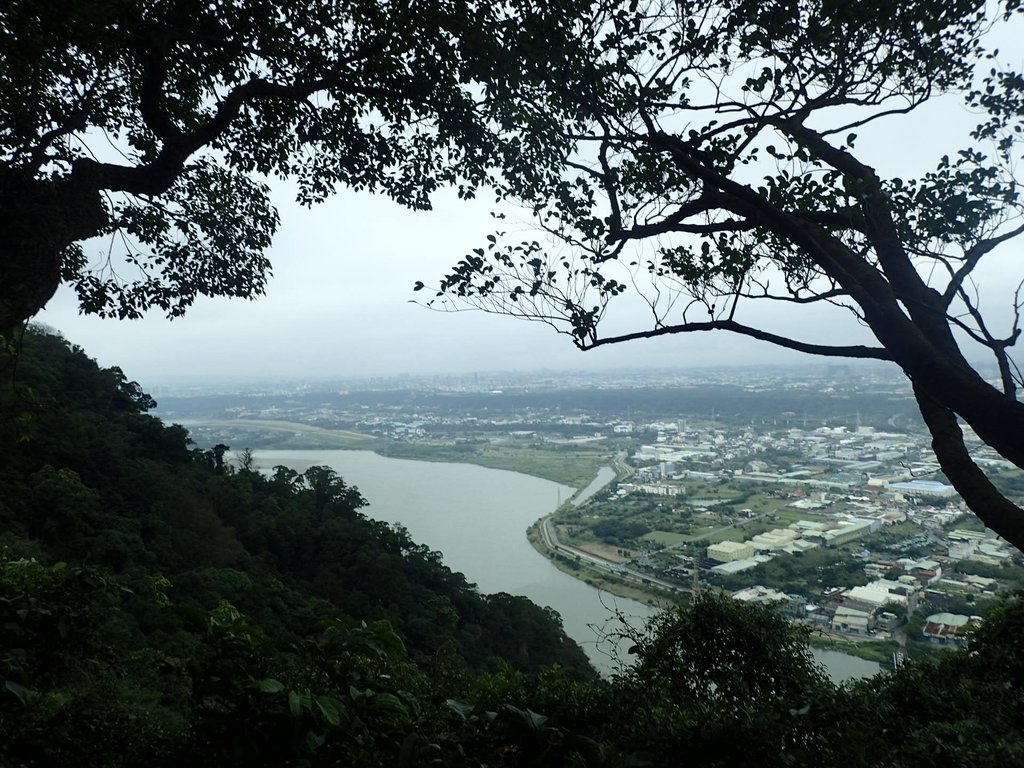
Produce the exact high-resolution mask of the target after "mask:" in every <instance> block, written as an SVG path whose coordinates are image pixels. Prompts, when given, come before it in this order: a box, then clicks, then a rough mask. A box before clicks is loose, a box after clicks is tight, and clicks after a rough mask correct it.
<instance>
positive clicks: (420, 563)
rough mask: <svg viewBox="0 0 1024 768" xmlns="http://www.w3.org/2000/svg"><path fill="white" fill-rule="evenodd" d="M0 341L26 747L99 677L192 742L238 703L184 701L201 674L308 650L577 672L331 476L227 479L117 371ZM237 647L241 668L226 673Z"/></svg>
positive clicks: (2, 495)
mask: <svg viewBox="0 0 1024 768" xmlns="http://www.w3.org/2000/svg"><path fill="white" fill-rule="evenodd" d="M12 346H15V347H16V349H13V350H11V351H13V352H16V354H7V355H5V357H4V361H3V365H4V370H3V388H2V394H0V397H2V398H3V399H2V408H0V419H2V421H0V556H2V562H3V569H4V570H3V572H2V576H0V614H2V619H0V640H2V643H3V647H4V652H3V654H2V655H0V677H2V678H3V680H4V683H5V684H6V685H7V690H6V691H3V692H2V696H3V703H4V709H6V708H8V707H11V706H14V705H15V704H23V702H24V700H25V698H26V696H29V697H31V696H35V695H36V694H37V693H38V694H42V693H47V695H50V696H51V698H50V699H49V702H50V705H52V708H53V711H52V712H48V713H47V714H45V715H44V714H41V711H40V709H39V707H38V706H35V707H34V708H33V709H34V710H35V715H34V716H35V717H37V718H41V719H39V720H38V722H36V725H37V726H38V727H39V728H40V729H41V730H40V734H39V735H40V738H43V734H44V733H51V732H52V730H53V729H54V728H55V727H56V728H58V732H59V726H57V725H56V723H55V720H54V719H55V718H56V720H61V719H62V718H68V720H67V726H68V727H69V728H70V727H71V723H72V721H73V720H75V721H77V718H78V715H76V716H75V717H74V718H72V713H71V712H70V711H68V707H70V706H71V702H72V701H75V700H76V697H78V696H80V695H86V694H88V695H93V694H92V693H90V692H91V691H92V688H93V686H95V685H102V686H110V685H113V683H114V681H115V680H116V681H118V685H116V686H114V687H115V688H116V689H117V690H115V691H113V692H112V693H113V696H112V698H110V699H109V701H110V707H112V708H113V709H115V710H116V709H117V708H118V707H125V708H126V711H130V710H131V709H133V708H134V707H135V706H136V705H137V704H140V703H141V702H142V701H145V702H146V703H147V706H150V707H152V708H153V712H156V711H157V710H159V712H160V717H161V718H168V719H169V721H171V722H172V724H173V728H172V730H174V729H176V728H179V729H180V728H185V729H186V730H187V729H191V728H193V727H194V725H195V723H196V722H202V721H204V717H205V714H209V712H207V711H206V710H207V709H209V707H210V706H212V702H217V704H216V707H214V709H217V708H218V707H221V708H225V711H224V712H223V713H221V714H223V715H225V716H226V715H227V714H228V713H229V712H231V711H233V708H234V707H235V705H236V704H237V703H238V702H236V701H233V700H232V699H231V698H230V697H228V698H224V699H223V701H222V700H221V698H216V697H215V698H214V699H209V698H203V697H202V696H201V695H200V694H199V690H200V689H201V688H202V687H203V686H204V685H207V684H213V683H214V680H213V678H215V679H216V685H220V686H223V685H225V684H227V683H226V678H225V676H224V674H223V673H222V672H219V671H218V669H217V667H218V665H221V664H227V665H228V666H229V667H231V674H232V675H234V676H235V679H233V680H231V681H230V685H231V686H233V688H232V689H231V690H235V689H241V690H244V689H245V685H247V684H250V683H252V682H253V680H255V679H256V678H257V676H258V675H260V674H263V673H264V672H266V671H267V670H266V669H263V668H262V666H260V665H264V666H265V665H270V666H275V665H279V664H281V663H284V662H283V660H289V661H287V665H288V666H290V667H294V669H291V673H292V674H299V672H297V671H296V670H297V669H298V670H301V675H309V674H310V673H311V672H310V671H311V669H315V660H316V659H317V658H318V654H320V653H321V652H322V648H321V645H322V644H324V643H328V642H331V643H338V642H342V643H344V642H350V641H351V642H355V641H353V640H351V637H361V638H363V640H366V641H367V642H370V643H371V645H372V644H375V643H381V642H384V643H385V646H387V647H390V648H391V649H397V648H400V647H404V649H405V650H404V651H403V652H402V653H400V654H399V656H401V657H402V658H405V657H406V653H407V657H408V659H410V660H411V661H412V662H415V663H416V664H418V665H419V667H420V668H421V669H423V670H427V671H429V672H430V674H431V676H432V678H433V679H434V681H435V682H438V681H440V682H441V683H445V684H446V681H448V682H451V683H453V684H454V682H455V681H458V680H461V679H462V678H464V677H465V675H466V674H468V672H470V671H475V672H479V671H483V670H488V669H490V670H497V669H499V668H502V667H503V666H504V665H506V664H507V665H511V667H513V668H516V669H520V670H524V671H535V670H537V669H538V668H539V667H540V666H541V665H543V664H550V663H555V662H557V663H561V664H563V665H565V666H566V667H568V668H571V669H572V670H573V671H574V674H577V675H580V676H582V677H592V676H593V674H594V673H593V670H592V669H591V668H590V666H589V664H588V662H587V661H586V658H585V656H584V655H583V653H582V651H581V650H580V649H579V647H578V646H577V645H576V644H575V643H574V642H573V641H571V640H570V639H569V638H568V637H567V636H566V635H565V634H564V632H563V631H562V628H561V625H560V622H559V620H558V617H557V615H553V614H552V613H551V612H550V611H548V610H545V609H542V608H540V607H538V606H536V605H534V604H532V603H531V602H529V601H528V600H526V599H525V598H521V597H515V596H511V595H505V594H498V595H481V594H480V593H479V592H478V591H477V590H476V589H475V587H474V586H473V585H471V584H469V583H468V582H467V581H466V579H465V577H464V576H463V575H462V574H459V573H455V572H453V571H451V570H450V569H449V568H447V567H446V566H445V565H444V564H443V563H442V562H441V557H440V554H439V553H437V552H432V551H430V550H429V549H428V548H426V547H423V546H421V545H418V544H416V543H415V542H413V541H412V540H411V539H410V538H409V536H408V535H407V534H406V532H405V531H404V530H401V529H396V528H393V527H391V526H389V525H387V524H385V523H381V522H378V521H375V520H371V519H369V518H367V517H366V516H364V515H363V514H362V513H361V512H360V508H361V507H362V506H363V505H364V503H365V502H364V500H363V499H362V497H361V496H360V495H359V493H358V491H357V490H356V489H354V488H352V487H349V486H348V485H346V484H345V482H344V481H343V480H342V479H341V478H340V477H338V476H337V475H336V474H335V473H334V472H333V471H332V470H330V469H327V468H324V467H314V468H312V469H310V470H309V471H307V472H305V473H304V474H301V475H300V474H297V473H295V472H293V471H291V470H288V469H285V468H283V467H279V468H277V470H276V471H275V472H274V474H273V475H272V476H270V477H267V476H264V475H263V474H260V473H258V472H256V471H253V470H251V469H248V468H234V467H232V466H231V465H230V464H229V463H227V462H226V461H225V458H224V454H223V450H222V449H221V448H222V447H218V449H215V450H212V451H205V452H204V451H196V450H190V446H189V439H188V435H187V433H186V432H185V430H184V429H182V428H181V427H177V426H172V427H167V426H165V425H164V424H162V423H161V422H160V421H159V420H158V419H156V418H153V417H151V416H148V415H146V413H145V412H144V411H145V410H146V409H147V408H148V407H151V406H152V405H153V403H152V400H151V399H150V398H149V397H148V396H147V395H146V394H145V393H143V392H142V391H141V389H140V388H139V386H138V385H137V384H135V383H134V382H130V381H128V380H127V379H126V377H125V376H124V374H123V373H122V372H121V371H120V370H119V369H117V368H113V369H106V370H104V369H100V368H99V367H98V366H97V365H96V364H95V362H94V361H92V360H91V359H90V358H89V357H88V356H87V355H86V354H85V353H84V351H83V350H81V349H79V348H76V347H72V346H70V345H68V344H67V343H66V342H65V341H64V340H62V339H61V338H59V337H57V336H54V335H49V334H45V333H41V332H37V331H34V330H29V331H28V332H27V333H26V334H25V335H24V337H23V339H19V340H17V341H16V342H14V343H13V344H12ZM412 502H413V500H411V499H410V503H412ZM364 623H365V624H366V625H368V626H369V629H366V628H364V627H363V624H364ZM224 632H228V634H229V635H230V643H229V644H233V645H232V648H231V649H230V650H229V649H225V648H223V647H220V643H221V642H222V641H224V642H228V641H227V640H226V639H225V637H220V636H219V635H218V633H221V634H223V633H224ZM325 632H328V634H330V636H331V638H333V639H331V640H330V641H328V640H327V639H325V638H326V637H327V635H325V634H324V633H325ZM239 633H241V634H240V635H239ZM367 633H368V634H367ZM363 635H366V637H363ZM240 637H241V638H242V639H241V640H240V639H239V638H240ZM339 637H345V638H348V639H346V640H344V641H340V640H339V639H338V638H339ZM367 638H369V639H367ZM380 638H385V641H386V642H385V641H382V640H381V639H380ZM510 638H512V639H514V641H510ZM363 640H360V641H359V642H362V641H363ZM240 642H241V643H242V644H243V645H246V650H245V654H243V656H244V658H240V659H232V654H233V653H236V652H238V651H239V649H238V648H237V647H236V646H237V645H238V643H240ZM388 644H390V645H388ZM128 649H131V652H130V653H127V654H126V651H127V650H128ZM314 650H315V651H316V652H315V653H314ZM384 650H387V648H384ZM392 656H393V654H391V653H390V652H388V653H383V655H382V657H381V658H383V659H388V660H390V659H392ZM257 658H258V659H261V660H262V661H260V664H257V666H256V667H255V668H252V667H251V664H253V663H255V661H254V660H255V659H257ZM388 663H390V661H388ZM403 663H405V662H403ZM211 665H212V666H211ZM232 665H234V666H232ZM311 665H312V666H311ZM417 674H419V673H417ZM301 675H300V677H301ZM285 676H286V677H287V674H285ZM128 680H131V683H130V685H129V684H128V683H127V681H128ZM125 685H127V686H128V690H122V689H123V688H124V686H125ZM271 687H274V686H273V685H272V686H271ZM311 690H312V688H311ZM108 693H111V692H109V691H108ZM219 696H221V697H223V696H225V694H224V693H223V692H222V693H221V694H219ZM123 697H128V698H129V699H131V700H132V701H131V704H130V705H129V702H127V701H124V700H122V698H123ZM136 699H138V700H137V701H136ZM33 701H34V702H36V704H38V703H39V701H40V700H39V699H38V698H35V699H33ZM76 706H77V705H76ZM197 709H198V710H201V711H200V712H198V714H197ZM317 711H319V710H317ZM204 713H205V714H204ZM115 714H116V713H115V712H107V713H105V714H104V717H107V716H110V717H113V716H114V715H115ZM322 714H323V713H322V712H321V715H322ZM197 718H198V719H197ZM34 722H35V721H34ZM82 727H99V726H96V725H95V724H94V725H92V726H86V725H83V726H82ZM168 727H169V728H171V727H172V726H170V725H169V726H168ZM4 735H5V736H7V737H8V738H10V737H11V736H10V734H4ZM68 737H69V738H74V735H73V734H72V733H71V732H70V731H69V732H68ZM193 737H195V734H193ZM153 738H155V737H154V736H153V735H152V734H150V735H148V736H147V737H146V740H147V741H151V740H152V739H153ZM181 738H182V733H178V734H177V736H176V739H177V743H178V744H179V746H180V744H181V743H182V742H181ZM2 741H4V739H3V738H0V742H2ZM50 741H51V739H50V737H49V736H47V737H46V738H45V739H44V742H50ZM8 743H17V739H15V740H14V741H13V742H8ZM42 743H43V742H41V744H42ZM44 753H45V750H44V752H43V753H41V754H44ZM3 757H4V755H3V751H2V748H0V763H2V762H3Z"/></svg>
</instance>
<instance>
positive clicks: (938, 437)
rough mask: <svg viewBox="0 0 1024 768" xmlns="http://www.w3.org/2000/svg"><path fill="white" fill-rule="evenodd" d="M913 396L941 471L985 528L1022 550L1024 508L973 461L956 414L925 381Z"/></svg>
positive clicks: (1023, 541) (915, 388)
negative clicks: (1014, 501) (1000, 490)
mask: <svg viewBox="0 0 1024 768" xmlns="http://www.w3.org/2000/svg"><path fill="white" fill-rule="evenodd" d="M914 396H915V397H916V398H917V403H918V406H919V407H920V409H921V416H922V417H924V423H925V424H926V425H927V426H928V431H929V432H930V433H931V436H932V450H933V451H935V456H936V457H937V458H938V460H939V466H940V467H942V471H943V473H944V474H945V475H946V477H948V478H949V481H950V482H951V483H952V484H953V487H954V488H956V490H957V492H958V493H959V494H960V496H961V497H962V498H963V500H964V501H965V502H966V503H967V506H968V507H970V509H971V511H972V512H974V514H976V515H977V516H978V518H979V519H980V520H981V521H982V522H983V523H984V524H985V525H986V526H987V527H988V528H990V529H992V530H993V531H995V532H996V533H998V534H999V535H1000V536H1002V537H1003V538H1004V539H1006V541H1008V542H1010V544H1012V545H1013V546H1015V547H1016V548H1017V549H1018V550H1020V551H1022V552H1024V510H1022V509H1021V508H1020V507H1018V506H1017V505H1016V504H1014V503H1013V502H1012V501H1010V500H1009V499H1007V498H1006V497H1005V496H1003V495H1002V494H1001V493H1000V492H999V491H998V490H997V489H996V487H995V486H994V485H992V482H991V481H990V480H989V479H988V477H987V476H986V475H985V473H984V472H983V471H982V470H981V468H980V467H979V466H978V465H977V464H975V463H974V460H973V459H972V458H971V456H970V453H969V452H968V451H967V447H966V446H965V445H964V435H963V432H962V431H961V429H960V425H959V424H958V423H957V419H956V414H955V413H954V412H953V411H952V410H950V409H949V408H947V407H945V406H944V405H943V404H942V403H941V402H939V400H938V399H936V398H935V397H934V396H933V395H932V394H931V392H930V391H929V389H928V387H927V385H923V384H918V383H916V382H915V383H914Z"/></svg>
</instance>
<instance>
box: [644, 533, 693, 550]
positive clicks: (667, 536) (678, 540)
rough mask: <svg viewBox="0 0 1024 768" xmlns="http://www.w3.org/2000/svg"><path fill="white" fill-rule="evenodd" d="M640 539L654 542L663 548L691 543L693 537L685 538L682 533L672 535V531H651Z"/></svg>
mask: <svg viewBox="0 0 1024 768" xmlns="http://www.w3.org/2000/svg"><path fill="white" fill-rule="evenodd" d="M640 538H642V539H644V540H646V541H653V542H656V543H658V544H661V545H662V546H665V547H672V546H675V545H676V544H682V543H684V542H687V541H693V536H686V535H684V534H682V533H673V532H672V531H651V532H650V533H646V534H644V535H643V536H641V537H640Z"/></svg>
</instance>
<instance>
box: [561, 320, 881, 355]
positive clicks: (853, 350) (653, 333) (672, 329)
mask: <svg viewBox="0 0 1024 768" xmlns="http://www.w3.org/2000/svg"><path fill="white" fill-rule="evenodd" d="M702 331H730V332H731V333H737V334H739V335H741V336H749V337H751V338H754V339H759V340H760V341H767V342H769V343H771V344H775V345H776V346H779V347H785V348H786V349H795V350H797V351H798V352H807V353H808V354H812V355H824V356H827V357H856V358H862V359H869V360H892V356H891V355H890V354H889V353H888V352H887V351H886V350H885V349H884V348H881V347H866V346H861V345H851V346H830V345H827V344H811V343H809V342H804V341H799V340H797V339H791V338H788V337H786V336H780V335H778V334H774V333H769V332H768V331H763V330H761V329H760V328H752V327H750V326H747V325H743V324H742V323H738V322H736V321H735V320H710V321H708V322H702V323H680V324H677V325H665V326H661V327H659V328H652V329H651V330H649V331H638V332H636V333H627V334H622V335H621V336H608V337H605V338H599V339H595V340H594V341H592V342H588V343H584V344H581V347H582V348H584V349H593V348H595V347H601V346H605V345H608V344H621V343H622V342H625V341H635V340H637V339H652V338H655V337H658V336H669V335H672V334H677V333H698V332H702Z"/></svg>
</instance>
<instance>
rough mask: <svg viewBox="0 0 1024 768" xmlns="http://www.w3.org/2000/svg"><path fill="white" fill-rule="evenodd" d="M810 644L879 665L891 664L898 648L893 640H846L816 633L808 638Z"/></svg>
mask: <svg viewBox="0 0 1024 768" xmlns="http://www.w3.org/2000/svg"><path fill="white" fill-rule="evenodd" d="M810 643H811V645H813V646H816V647H818V648H827V649H829V650H832V651H839V652H840V653H845V654H848V655H850V656H856V657H857V658H859V659H865V660H866V661H875V662H878V663H879V664H890V663H892V655H893V653H895V652H896V650H897V649H898V648H899V644H898V643H896V642H895V641H893V640H847V639H846V638H842V637H836V636H834V635H826V634H822V633H817V632H816V633H814V634H812V635H811V636H810Z"/></svg>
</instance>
